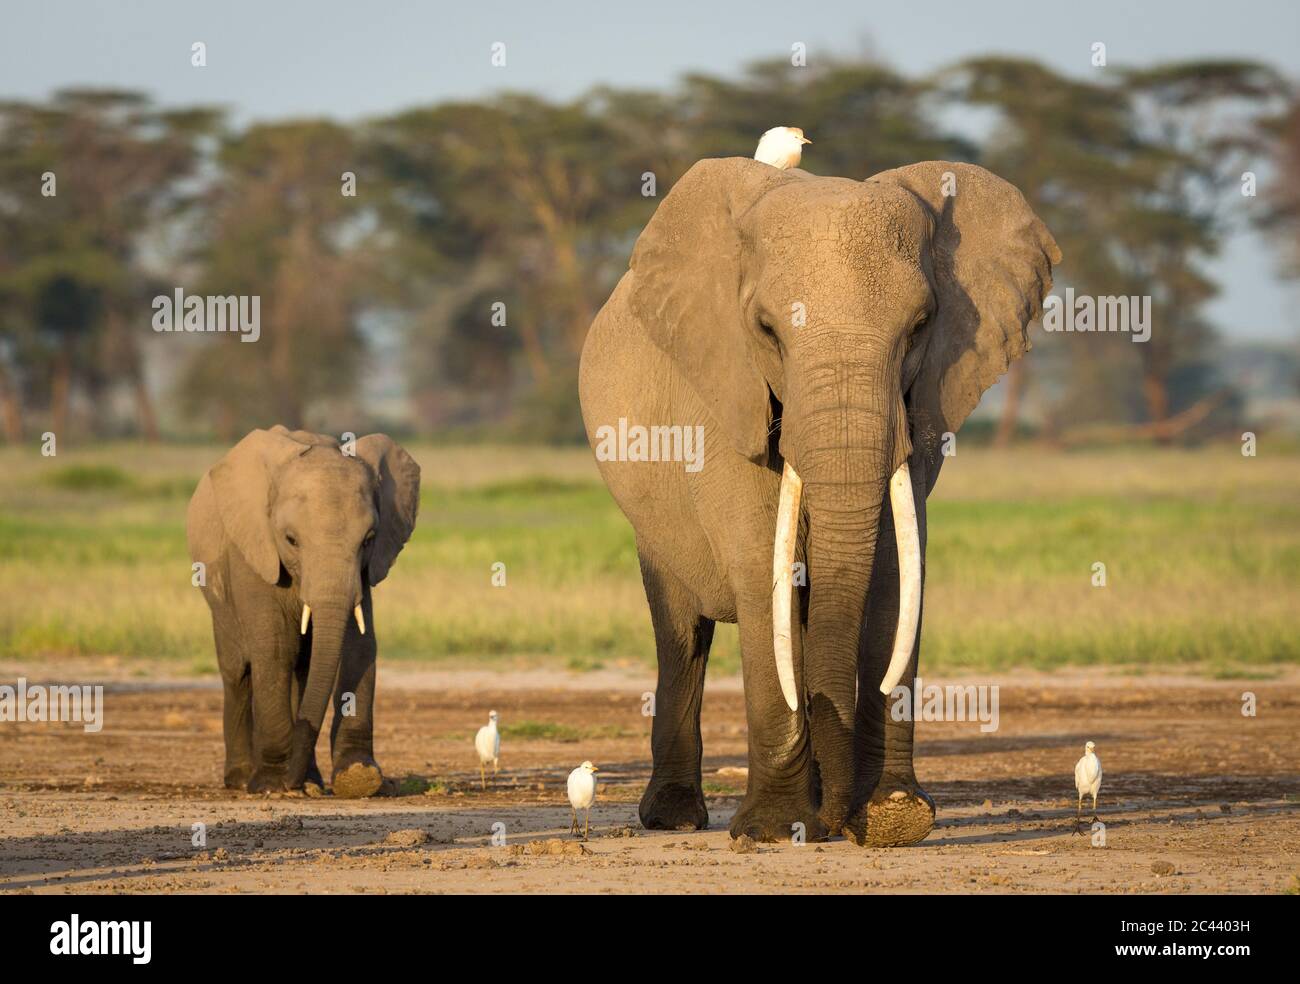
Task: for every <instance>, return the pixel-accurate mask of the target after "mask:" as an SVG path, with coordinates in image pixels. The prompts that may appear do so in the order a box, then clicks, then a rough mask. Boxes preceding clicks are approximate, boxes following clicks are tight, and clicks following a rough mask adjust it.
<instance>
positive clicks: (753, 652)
mask: <svg viewBox="0 0 1300 984" xmlns="http://www.w3.org/2000/svg"><path fill="white" fill-rule="evenodd" d="M755 581H759V582H760V583H761V581H760V579H758V578H755ZM737 607H738V615H739V621H740V656H741V662H742V667H743V670H744V676H745V716H746V720H747V722H748V725H749V788H748V790H747V791H746V793H745V799H744V801H743V802H742V803H741V804H740V809H739V810H737V811H736V815H735V817H734V818H733V819H732V821H731V836H732V837H739V836H741V835H742V834H747V835H749V836H750V837H752V838H754V839H755V840H764V841H778V840H787V839H789V838H791V837H793V836H794V835H795V833H796V831H797V828H796V827H795V825H796V824H802V825H803V826H802V832H803V835H804V838H805V839H806V840H808V841H819V840H825V839H826V837H827V833H828V831H827V827H826V824H825V823H824V822H823V821H822V819H821V818H820V817H819V816H818V814H817V808H816V806H814V804H813V795H812V749H811V747H810V743H809V740H808V729H807V727H806V726H805V722H804V714H803V709H802V708H800V709H798V710H795V711H792V710H790V708H789V706H788V705H787V704H786V702H785V697H784V696H782V693H781V684H780V682H779V681H778V679H777V675H776V660H775V658H774V656H773V652H772V600H771V596H770V595H768V594H763V595H761V596H754V597H749V598H744V599H738V606H737ZM795 655H796V662H795V668H796V671H797V670H798V668H799V665H800V663H801V662H802V660H801V659H800V656H799V654H798V653H796V654H795Z"/></svg>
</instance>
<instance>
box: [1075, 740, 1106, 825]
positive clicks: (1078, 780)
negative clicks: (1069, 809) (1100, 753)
mask: <svg viewBox="0 0 1300 984" xmlns="http://www.w3.org/2000/svg"><path fill="white" fill-rule="evenodd" d="M1096 747H1097V743H1096V742H1093V741H1090V742H1088V744H1086V745H1084V746H1083V758H1081V759H1079V761H1078V762H1076V763H1075V765H1074V788H1075V789H1077V790H1078V791H1079V804H1078V809H1077V810H1076V812H1075V814H1074V816H1075V819H1076V820H1077V819H1078V818H1079V816H1080V814H1082V813H1083V798H1084V797H1085V796H1088V795H1091V796H1092V813H1093V819H1094V820H1095V819H1096V818H1097V793H1098V791H1099V790H1100V789H1101V759H1099V758H1097V753H1096V752H1095V751H1093V749H1095V748H1096Z"/></svg>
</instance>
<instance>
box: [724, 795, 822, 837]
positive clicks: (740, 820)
mask: <svg viewBox="0 0 1300 984" xmlns="http://www.w3.org/2000/svg"><path fill="white" fill-rule="evenodd" d="M800 823H801V824H803V839H804V841H805V842H812V841H824V840H826V838H827V837H828V836H829V835H830V832H829V830H828V829H827V826H826V824H825V823H824V822H823V821H822V819H821V817H819V816H818V815H817V810H816V809H815V808H814V807H813V805H812V803H811V802H810V801H809V800H808V798H807V797H797V796H791V795H788V794H787V795H781V794H772V793H757V794H753V795H747V796H746V797H745V799H744V801H743V802H742V803H741V804H740V809H739V810H737V811H736V815H735V816H734V817H733V818H732V820H731V836H732V837H740V836H742V835H743V836H748V837H752V838H753V839H754V840H756V841H786V840H790V839H792V838H793V837H794V836H795V835H796V834H797V833H798V830H797V829H796V827H795V824H800Z"/></svg>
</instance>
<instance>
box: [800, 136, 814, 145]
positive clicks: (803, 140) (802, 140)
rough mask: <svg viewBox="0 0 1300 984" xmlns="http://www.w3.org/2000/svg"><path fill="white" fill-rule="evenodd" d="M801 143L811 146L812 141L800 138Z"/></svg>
mask: <svg viewBox="0 0 1300 984" xmlns="http://www.w3.org/2000/svg"><path fill="white" fill-rule="evenodd" d="M799 142H800V143H801V144H810V143H812V141H811V140H809V139H808V138H807V137H800V138H799Z"/></svg>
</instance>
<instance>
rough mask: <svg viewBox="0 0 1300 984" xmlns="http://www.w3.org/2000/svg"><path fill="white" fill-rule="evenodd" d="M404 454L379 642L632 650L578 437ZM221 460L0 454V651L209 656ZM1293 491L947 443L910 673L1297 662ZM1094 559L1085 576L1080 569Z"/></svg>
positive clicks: (627, 554) (446, 661) (1200, 467)
mask: <svg viewBox="0 0 1300 984" xmlns="http://www.w3.org/2000/svg"><path fill="white" fill-rule="evenodd" d="M411 450H412V451H413V453H414V454H415V455H416V457H417V458H418V459H419V460H420V462H421V465H422V467H423V471H424V482H425V485H424V490H423V493H422V498H421V504H420V521H419V525H418V527H417V529H416V532H415V535H414V537H413V538H412V541H411V542H410V544H408V545H407V547H406V549H405V550H404V551H403V553H402V554H401V557H400V558H399V560H398V562H397V564H396V566H395V567H394V569H393V572H392V574H391V575H390V577H389V579H388V580H387V581H386V582H385V583H384V584H383V585H381V586H380V587H379V588H378V589H376V597H375V606H376V621H377V623H378V626H377V630H378V634H379V638H380V640H381V658H383V659H385V660H421V661H432V662H437V663H441V664H443V665H449V666H496V667H501V668H508V667H522V666H535V665H546V666H554V667H561V668H563V667H568V668H572V669H580V670H581V669H592V668H598V667H645V666H649V665H652V663H653V659H654V656H653V653H654V647H653V640H652V636H651V632H650V623H649V617H648V615H647V612H646V604H645V596H644V594H643V591H642V588H641V583H640V576H639V573H638V568H637V561H636V554H635V550H634V546H633V537H632V531H631V529H630V527H629V526H628V524H627V522H626V520H625V519H624V518H623V516H622V514H621V513H620V512H619V511H618V509H617V508H616V507H615V505H614V504H613V502H612V500H611V499H610V498H609V496H608V494H607V493H606V491H605V489H604V487H603V486H602V485H601V484H600V482H599V480H598V478H597V476H596V474H595V469H594V467H593V465H592V463H591V459H590V454H589V453H588V452H587V451H586V450H584V449H572V450H560V451H557V450H548V449H539V448H491V447H475V448H430V447H415V448H412V449H411ZM220 454H221V449H219V448H215V447H208V448H203V447H198V448H195V447H160V448H148V447H142V446H139V445H131V444H122V445H110V446H107V447H99V448H96V449H93V450H75V449H74V450H68V449H63V450H61V452H60V454H59V455H58V456H57V458H43V457H41V456H40V454H39V450H38V448H37V446H36V445H35V444H33V445H32V447H30V448H22V449H14V448H5V449H0V658H10V659H19V660H25V661H35V660H44V659H59V658H65V657H105V656H107V657H120V658H124V659H129V660H133V659H168V660H175V661H177V662H178V664H179V666H180V667H181V671H182V672H211V670H212V669H213V665H214V660H213V654H212V641H211V626H210V622H209V619H208V614H207V609H206V606H205V605H204V604H203V601H202V598H201V597H200V595H199V593H198V591H197V590H196V589H194V588H192V587H190V568H189V563H190V562H189V558H188V555H187V553H186V545H185V529H184V525H185V507H186V503H187V501H188V496H189V493H190V491H191V490H192V489H193V486H194V483H195V481H196V480H197V478H198V476H199V475H200V474H201V473H202V471H203V469H204V468H206V467H207V466H208V465H209V464H211V463H212V462H213V461H215V460H216V459H217V458H218V457H219V456H220ZM1297 487H1300V456H1297V455H1294V454H1275V455H1273V456H1269V455H1263V456H1261V457H1259V458H1242V457H1241V456H1240V454H1238V453H1235V451H1233V450H1231V449H1211V450H1206V451H1202V452H1183V451H1157V450H1143V451H1117V452H1111V453H1104V452H1088V453H1078V454H1065V453H1058V452H1049V451H1044V450H1042V449H1039V448H1024V449H1020V450H1016V451H1013V452H1004V453H999V452H994V451H991V450H985V449H978V448H969V449H968V448H963V449H962V450H961V452H960V454H959V455H958V457H957V458H955V459H953V460H952V461H949V462H947V463H946V464H945V466H944V474H943V477H942V479H941V480H940V482H939V486H938V489H937V490H936V492H935V494H934V495H933V496H932V497H931V499H930V503H929V517H930V528H929V550H928V555H927V595H926V610H925V635H924V639H925V643H924V652H923V657H922V666H923V669H924V670H927V671H933V670H939V669H961V668H973V669H975V668H978V669H1000V668H1006V667H1010V666H1032V667H1040V668H1054V667H1060V666H1066V665H1081V666H1096V665H1102V664H1124V665H1127V666H1138V667H1143V666H1166V665H1182V666H1188V667H1190V666H1195V667H1197V668H1198V669H1201V670H1203V671H1204V672H1207V673H1209V674H1211V675H1213V676H1217V677H1220V678H1245V679H1251V678H1257V677H1259V676H1264V677H1267V676H1268V675H1270V674H1272V673H1274V672H1276V670H1277V668H1278V667H1280V666H1281V665H1283V664H1293V663H1296V662H1297V661H1300V633H1298V632H1297V630H1296V619H1295V614H1294V613H1295V612H1296V611H1297V610H1300V496H1298V495H1297V492H1296V489H1297ZM1097 562H1101V563H1104V564H1105V565H1106V573H1107V585H1106V586H1105V587H1093V586H1092V585H1091V580H1090V579H1091V576H1092V565H1093V564H1094V563H1097ZM496 563H503V564H505V570H506V585H505V586H504V587H494V586H493V584H492V572H493V565H494V564H496ZM711 661H712V663H713V664H714V666H715V668H716V670H720V671H722V672H724V673H725V672H735V671H736V670H738V668H739V655H738V651H737V643H736V633H735V630H734V627H730V626H722V627H719V631H718V633H717V635H716V639H715V644H714V652H713V655H712V657H711ZM531 724H532V725H536V726H538V727H542V725H540V724H537V723H536V722H533V723H531ZM514 727H515V728H519V727H523V725H522V724H517V725H515V726H514ZM553 737H557V740H566V739H565V738H562V737H559V736H553Z"/></svg>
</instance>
